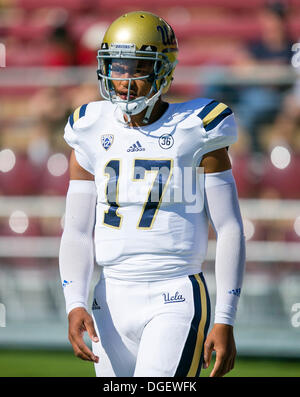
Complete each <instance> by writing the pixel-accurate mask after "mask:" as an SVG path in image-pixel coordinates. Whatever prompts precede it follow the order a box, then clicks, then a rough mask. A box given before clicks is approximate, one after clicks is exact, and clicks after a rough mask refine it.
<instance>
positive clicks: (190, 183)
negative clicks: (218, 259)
mask: <svg viewBox="0 0 300 397" xmlns="http://www.w3.org/2000/svg"><path fill="white" fill-rule="evenodd" d="M121 117H122V116H121V115H120V114H119V110H118V108H117V107H116V105H113V104H112V103H110V102H109V101H97V102H91V103H89V104H87V105H83V106H81V107H80V108H78V109H77V110H76V111H75V112H74V113H73V114H72V115H71V116H70V118H69V121H68V123H67V125H66V128H65V135H64V137H65V140H66V142H67V143H68V144H69V145H70V146H71V147H72V148H73V149H74V150H75V155H76V159H77V161H78V162H79V164H80V165H81V166H82V167H83V168H84V169H86V170H87V171H89V172H90V173H91V174H93V175H94V176H95V184H96V187H97V194H98V199H97V209H96V211H97V213H96V225H95V255H96V262H97V263H98V264H99V265H100V266H103V272H104V275H106V276H109V277H116V278H121V279H128V280H130V279H131V280H149V281H150V280H160V279H162V278H173V277H179V276H183V275H190V274H197V273H200V272H201V264H202V262H203V260H204V259H205V256H206V251H207V243H208V220H207V216H206V213H205V210H204V207H203V197H202V198H201V197H200V196H201V194H200V193H201V189H199V183H198V180H199V178H195V176H196V167H198V166H199V164H200V161H201V158H202V157H203V155H204V154H205V153H208V152H210V151H213V150H216V149H220V148H223V147H227V146H229V145H231V144H232V143H234V142H235V141H236V139H237V129H236V124H235V120H234V116H233V114H232V111H231V110H230V109H229V108H228V107H227V106H226V105H224V104H222V103H219V102H217V101H214V100H211V99H204V98H199V99H195V100H192V101H189V102H185V103H178V104H169V107H168V109H167V110H166V112H165V113H164V114H163V116H162V117H161V118H160V119H159V120H157V121H156V122H154V123H152V124H150V125H146V126H142V127H136V128H132V127H128V126H127V125H126V124H124V123H123V122H121V121H120V118H121ZM199 192H200V193H199Z"/></svg>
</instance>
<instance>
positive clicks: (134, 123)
mask: <svg viewBox="0 0 300 397" xmlns="http://www.w3.org/2000/svg"><path fill="white" fill-rule="evenodd" d="M168 106H169V104H168V103H167V102H164V101H163V100H162V99H161V97H159V98H158V100H157V102H156V103H155V105H154V107H153V110H152V112H151V115H150V118H149V121H148V123H146V124H145V123H144V122H143V120H144V117H145V114H146V112H147V108H146V109H144V110H143V111H142V112H141V113H138V114H135V115H133V116H131V120H130V123H129V124H128V125H129V126H130V127H142V126H145V125H148V124H152V123H154V122H155V121H156V120H158V119H159V118H160V117H161V116H162V115H163V114H164V113H165V111H166V110H167V108H168ZM124 119H125V121H126V122H127V120H128V119H127V116H126V115H124Z"/></svg>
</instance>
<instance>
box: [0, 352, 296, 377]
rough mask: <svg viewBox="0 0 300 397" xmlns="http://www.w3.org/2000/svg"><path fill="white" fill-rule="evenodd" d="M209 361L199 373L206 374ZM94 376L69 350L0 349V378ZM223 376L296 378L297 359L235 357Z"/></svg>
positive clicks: (85, 364)
mask: <svg viewBox="0 0 300 397" xmlns="http://www.w3.org/2000/svg"><path fill="white" fill-rule="evenodd" d="M212 366H213V362H212V363H211V365H210V367H209V368H208V369H206V370H202V372H201V376H209V373H210V371H211V369H212ZM10 376H16V377H19V376H21V377H31V376H37V377H40V376H43V377H48V376H53V377H61V376H63V377H64V376H66V377H94V376H95V374H94V367H93V364H92V363H89V362H86V361H81V360H80V359H78V358H76V357H75V356H74V355H73V353H72V352H71V351H41V350H36V351H33V350H28V351H27V350H23V351H17V350H1V351H0V377H10ZM226 376H234V377H240V376H245V377H262V376H268V377H285V376H287V377H299V376H300V360H297V361H296V360H283V359H276V360H275V359H265V358H242V357H240V358H238V359H237V360H236V363H235V368H234V369H233V370H232V371H231V372H230V373H229V374H227V375H226Z"/></svg>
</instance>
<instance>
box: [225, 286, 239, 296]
mask: <svg viewBox="0 0 300 397" xmlns="http://www.w3.org/2000/svg"><path fill="white" fill-rule="evenodd" d="M228 293H229V294H233V295H236V296H240V295H241V289H240V288H236V289H232V290H231V291H228Z"/></svg>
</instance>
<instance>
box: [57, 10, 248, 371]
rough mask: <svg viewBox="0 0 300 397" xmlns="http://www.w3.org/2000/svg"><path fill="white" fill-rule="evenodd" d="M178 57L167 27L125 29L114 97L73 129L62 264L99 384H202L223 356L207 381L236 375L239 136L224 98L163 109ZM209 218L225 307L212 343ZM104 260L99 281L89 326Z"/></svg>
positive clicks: (72, 325) (131, 22)
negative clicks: (178, 379)
mask: <svg viewBox="0 0 300 397" xmlns="http://www.w3.org/2000/svg"><path fill="white" fill-rule="evenodd" d="M177 52H178V48H177V40H176V37H175V34H174V32H173V30H172V28H171V27H170V25H169V24H168V23H167V22H166V21H165V20H163V19H162V18H160V17H158V16H156V15H154V14H152V13H149V12H142V11H141V12H130V13H128V14H125V15H122V16H121V17H119V18H118V19H116V20H115V21H114V22H113V23H112V24H111V25H110V26H109V28H108V30H107V31H106V34H105V36H104V38H103V41H102V44H101V49H100V50H99V51H98V56H97V58H98V70H97V75H98V79H99V84H100V90H101V93H102V96H103V98H104V100H102V101H96V102H91V103H88V104H85V105H82V106H80V107H79V108H78V109H76V110H75V112H74V113H73V114H72V115H71V116H70V117H69V120H68V123H67V125H66V128H65V135H64V137H65V140H66V142H67V143H68V144H69V145H70V146H71V148H72V149H73V150H72V154H71V158H70V185H69V190H68V193H67V197H66V214H65V226H64V232H63V235H62V239H61V247H60V253H59V263H60V273H61V278H62V282H63V289H64V295H65V299H66V311H67V314H68V320H69V340H70V342H71V344H72V346H73V349H74V352H75V354H76V356H78V357H80V358H81V359H83V360H90V361H93V362H94V365H95V371H96V375H97V376H101V377H112V376H118V377H130V376H142V377H161V376H166V377H175V376H191V377H196V376H199V374H200V370H201V367H204V368H207V367H208V366H209V364H210V361H211V357H212V352H213V351H215V352H216V361H215V364H214V367H213V369H212V371H211V373H210V376H223V375H225V374H226V373H227V372H229V371H230V370H231V369H232V368H233V366H234V361H235V356H236V347H235V341H234V335H233V326H234V321H235V315H236V310H237V304H238V299H239V296H240V292H241V287H242V281H243V274H244V262H245V242H244V235H243V225H242V220H241V214H240V209H239V203H238V197H237V191H236V186H235V181H234V178H233V175H232V171H231V163H230V159H229V156H228V153H227V148H228V146H230V145H231V144H232V143H234V142H235V141H236V140H237V128H236V123H235V120H234V116H233V113H232V111H231V110H230V108H229V107H228V106H227V105H225V104H223V103H219V102H217V101H215V100H213V99H206V98H197V99H194V100H191V101H188V102H184V103H176V104H171V103H167V102H166V101H165V100H164V99H163V97H162V96H163V94H165V93H166V92H167V91H168V89H169V87H170V84H171V82H172V79H173V72H174V69H175V66H176V63H177ZM209 221H210V222H211V223H212V225H213V227H214V230H215V232H216V237H217V248H216V260H215V275H216V290H217V296H216V307H215V316H214V324H213V327H212V328H211V330H210V332H209V333H208V329H209V325H210V300H209V294H208V290H207V286H206V283H205V279H204V275H203V272H202V263H203V261H204V260H205V256H206V251H207V244H208V224H209ZM94 252H95V255H94ZM94 258H95V261H96V263H97V264H98V265H100V266H101V270H102V271H101V277H100V280H99V282H98V284H97V285H96V287H95V291H94V299H93V307H92V315H90V314H89V312H88V306H87V301H88V293H89V286H90V280H91V276H92V272H93V266H94ZM84 331H87V332H88V334H89V336H90V338H91V340H92V351H91V350H90V349H89V347H88V346H87V345H86V344H85V343H84V341H83V333H84Z"/></svg>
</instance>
